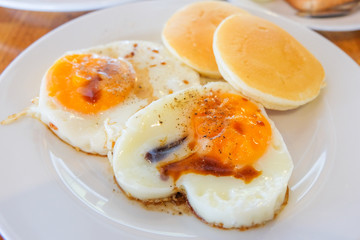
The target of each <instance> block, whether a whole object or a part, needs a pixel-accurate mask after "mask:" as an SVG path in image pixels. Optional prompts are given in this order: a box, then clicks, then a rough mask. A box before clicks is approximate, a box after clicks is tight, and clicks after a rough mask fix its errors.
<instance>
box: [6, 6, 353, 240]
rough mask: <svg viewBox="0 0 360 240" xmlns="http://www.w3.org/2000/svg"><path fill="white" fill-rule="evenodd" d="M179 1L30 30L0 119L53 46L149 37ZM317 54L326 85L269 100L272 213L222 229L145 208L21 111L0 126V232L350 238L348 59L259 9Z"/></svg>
mask: <svg viewBox="0 0 360 240" xmlns="http://www.w3.org/2000/svg"><path fill="white" fill-rule="evenodd" d="M189 2H191V1H190V0H172V1H167V0H163V1H146V2H136V3H130V4H124V5H121V6H117V7H113V8H109V9H105V10H100V11H97V12H94V13H91V14H88V15H85V16H82V17H80V18H78V19H75V20H73V21H71V22H69V23H67V24H65V25H63V26H61V27H59V28H58V29H56V30H54V31H52V32H50V33H49V34H47V35H45V36H44V37H42V38H41V39H40V40H38V41H37V42H36V43H34V44H33V45H32V46H30V47H29V48H28V49H26V50H25V51H24V52H23V53H22V54H21V55H19V57H17V58H16V60H14V61H13V62H12V63H11V64H10V65H9V67H8V68H7V69H6V70H5V71H4V72H3V73H2V75H1V76H0V119H1V120H3V119H5V118H6V117H7V116H8V115H10V114H12V113H16V112H19V111H21V110H22V109H24V108H25V107H27V106H28V105H29V104H30V100H31V99H32V98H33V97H34V96H36V95H37V94H38V92H39V87H40V81H41V78H42V75H43V74H44V72H45V71H46V69H47V68H48V67H50V66H51V65H52V63H53V62H54V61H55V59H57V58H58V57H59V56H61V55H62V54H63V53H64V52H66V51H70V50H75V49H80V48H88V47H90V46H94V45H98V44H104V43H108V42H111V41H116V40H126V39H141V40H151V41H157V42H160V33H161V29H162V27H163V25H164V23H165V22H166V20H167V19H168V18H169V17H170V16H171V14H172V13H173V12H174V11H176V10H177V9H179V8H180V7H182V6H183V5H185V4H187V3H189ZM252 12H253V13H254V14H256V15H259V16H261V17H264V18H266V19H269V20H271V21H273V22H275V23H276V24H278V25H280V26H281V27H283V28H284V29H286V30H288V31H289V32H290V33H291V34H292V35H293V36H294V37H295V38H297V39H298V40H299V41H300V42H301V43H302V44H304V45H305V46H306V47H307V48H308V49H309V50H310V51H311V52H313V53H314V55H315V56H316V57H317V58H318V59H319V60H320V61H321V63H322V64H323V66H324V68H325V71H326V74H327V77H326V80H327V86H326V88H325V89H324V90H323V91H322V93H321V95H320V96H319V97H318V98H317V99H316V100H315V101H313V102H311V103H309V104H307V105H305V106H303V107H301V108H299V109H297V110H292V111H285V112H277V111H269V116H270V117H271V118H272V119H273V120H274V122H275V124H276V125H277V127H278V128H279V130H280V132H281V133H282V135H283V137H284V140H285V142H286V143H287V145H288V148H289V151H290V153H291V155H292V157H293V161H294V165H295V168H294V172H293V175H292V177H291V180H290V183H289V188H290V198H289V202H288V205H287V206H286V207H285V209H284V210H283V211H282V212H281V213H280V214H279V216H278V217H277V218H276V219H275V220H274V221H272V222H270V223H268V224H266V225H265V226H264V227H260V228H256V229H252V230H249V231H245V232H240V231H236V230H231V231H224V230H220V229H215V228H212V227H210V226H207V225H206V224H204V223H202V222H201V221H200V220H198V219H197V218H196V217H194V216H187V215H182V216H174V215H171V214H166V213H162V212H150V211H147V210H145V209H143V208H142V207H140V206H139V205H138V204H135V203H133V202H131V201H130V200H128V199H127V198H126V197H124V195H123V194H122V193H121V191H120V190H119V189H118V188H117V186H116V184H115V183H114V180H113V175H112V172H111V168H110V166H109V163H108V161H107V159H106V158H101V157H94V156H90V155H87V154H84V153H81V152H76V151H75V150H74V149H73V148H71V147H70V146H68V145H67V144H65V143H63V142H62V141H60V140H59V139H58V138H57V137H55V136H54V135H53V134H52V133H51V132H50V131H49V130H48V129H47V128H46V127H45V126H44V125H43V124H41V123H39V122H38V121H37V120H34V119H31V118H24V119H21V120H19V121H17V122H15V123H13V124H11V125H7V126H2V125H0V149H1V157H0V232H1V233H2V234H3V235H4V238H5V239H7V240H14V239H37V240H48V239H52V240H57V239H59V240H60V239H61V240H63V239H68V240H71V239H87V240H92V239H109V240H111V239H137V240H140V239H161V240H166V239H210V240H211V239H229V240H231V239H237V240H238V239H250V240H251V239H358V238H359V236H360V228H359V227H358V217H359V212H360V205H359V202H360V191H359V182H360V174H359V169H360V161H359V160H358V159H359V152H358V151H359V146H360V141H359V136H360V125H359V122H360V112H359V111H360V110H359V109H360V108H359V102H360V97H359V95H358V91H359V89H360V81H359V76H360V68H359V66H358V65H357V64H356V63H355V62H354V61H353V60H351V59H350V58H349V57H348V56H347V55H346V54H345V53H344V52H342V51H341V50H340V49H338V48H337V47H336V46H334V45H333V44H332V43H330V42H329V41H327V40H326V39H324V38H323V37H321V36H320V35H318V34H316V33H314V32H313V31H311V30H309V29H307V28H305V27H304V26H300V25H299V24H295V23H293V22H291V21H288V20H286V19H285V18H282V17H279V16H278V15H274V14H271V13H268V12H264V11H252Z"/></svg>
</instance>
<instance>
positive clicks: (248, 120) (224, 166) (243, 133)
mask: <svg viewBox="0 0 360 240" xmlns="http://www.w3.org/2000/svg"><path fill="white" fill-rule="evenodd" d="M195 106H196V107H195V108H194V110H193V111H192V115H191V129H192V131H191V134H190V135H189V136H187V138H189V139H190V143H189V147H190V148H191V149H193V150H194V152H195V153H194V154H192V155H190V156H189V157H187V158H185V159H182V160H180V161H173V162H170V163H160V164H159V166H158V169H159V171H160V173H161V175H162V177H163V178H167V177H169V176H171V177H172V178H173V179H174V180H175V181H176V180H177V179H178V178H179V177H180V176H181V175H182V174H186V173H197V174H204V175H207V174H211V175H215V176H234V177H235V178H240V179H243V180H244V181H245V182H246V183H249V182H251V181H252V179H254V178H255V177H257V176H259V175H260V174H261V172H260V171H257V170H256V169H255V168H254V167H253V164H254V163H255V162H256V161H257V160H258V159H259V158H260V157H261V156H262V155H263V154H264V153H265V151H266V149H267V146H268V144H269V142H270V140H271V135H272V133H271V126H270V123H269V122H268V121H267V119H266V118H265V116H263V115H262V114H261V110H260V109H259V108H258V107H257V105H256V104H254V103H252V102H250V101H248V100H247V99H245V98H243V97H241V96H239V95H236V94H230V93H216V92H211V94H209V95H208V96H206V97H204V98H203V99H201V101H199V102H198V103H196V104H195Z"/></svg>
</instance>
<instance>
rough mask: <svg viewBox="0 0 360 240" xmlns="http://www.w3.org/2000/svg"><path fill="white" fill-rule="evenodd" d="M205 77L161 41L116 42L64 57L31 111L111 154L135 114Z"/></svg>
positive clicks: (87, 148) (74, 139)
mask: <svg viewBox="0 0 360 240" xmlns="http://www.w3.org/2000/svg"><path fill="white" fill-rule="evenodd" d="M199 82H200V79H199V74H198V73H196V72H195V71H193V70H192V69H190V68H188V67H186V66H185V65H183V64H182V63H180V62H179V61H178V60H176V59H174V58H173V57H172V56H171V55H170V54H169V53H168V52H167V50H166V49H165V48H164V47H163V46H162V45H161V44H158V43H153V42H146V41H120V42H114V43H110V44H107V45H102V46H98V47H94V48H90V49H85V50H79V51H76V52H69V53H67V54H65V55H64V56H63V57H61V58H60V59H58V60H57V61H56V62H55V63H54V64H53V65H52V67H51V68H50V69H49V70H48V71H47V73H46V74H45V76H44V78H43V81H42V84H41V89H40V95H39V100H38V102H37V103H36V104H35V105H34V106H32V107H31V108H30V109H29V110H28V113H29V114H30V115H35V117H37V118H39V119H40V120H41V121H42V122H43V123H45V124H46V125H48V126H49V127H50V129H51V130H52V131H53V132H54V133H55V134H56V135H57V136H59V137H60V138H61V139H63V140H64V141H65V142H67V143H69V144H70V145H72V146H73V147H75V148H78V149H80V150H82V151H84V152H88V153H93V154H99V155H106V154H107V152H108V151H109V150H111V149H112V147H113V145H114V143H115V140H116V139H117V137H118V136H119V135H121V131H122V128H123V126H124V124H125V122H126V120H127V119H128V118H129V117H130V116H131V115H132V114H134V113H135V112H137V111H138V110H139V109H141V108H143V107H145V106H146V105H148V104H149V103H151V102H152V101H154V100H156V99H159V98H161V97H162V96H164V95H167V94H170V93H173V92H176V91H178V90H182V89H185V88H188V87H190V86H194V85H199Z"/></svg>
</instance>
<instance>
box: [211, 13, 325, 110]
mask: <svg viewBox="0 0 360 240" xmlns="http://www.w3.org/2000/svg"><path fill="white" fill-rule="evenodd" d="M213 48H214V54H215V57H216V61H217V64H218V66H219V70H220V72H221V74H222V75H223V77H224V79H225V80H227V81H228V82H229V83H230V84H231V85H233V86H234V87H235V88H236V89H238V90H239V91H241V92H242V93H243V94H244V95H247V96H248V97H250V98H253V99H255V100H256V101H258V102H260V103H262V104H263V105H264V106H265V107H266V108H269V109H277V110H286V109H292V108H296V107H298V106H300V105H303V104H305V103H307V102H309V101H311V100H313V99H314V98H315V97H316V96H318V94H319V92H320V89H321V88H322V87H323V86H324V77H325V72H324V69H323V67H322V65H321V63H320V62H319V61H318V60H317V59H316V58H315V57H314V56H313V55H312V54H311V53H310V52H309V51H308V50H307V49H306V48H305V47H304V46H303V45H301V44H300V43H299V42H298V41H297V40H296V39H295V38H294V37H292V36H291V35H290V34H289V33H287V32H286V31H285V30H283V29H282V28H280V27H278V26H277V25H275V24H273V23H271V22H269V21H267V20H265V19H262V18H259V17H256V16H252V15H234V16H230V17H228V18H227V19H225V20H224V21H223V22H222V23H221V24H220V25H219V27H218V28H217V30H216V32H215V34H214V45H213Z"/></svg>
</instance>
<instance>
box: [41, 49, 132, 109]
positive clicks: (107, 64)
mask: <svg viewBox="0 0 360 240" xmlns="http://www.w3.org/2000/svg"><path fill="white" fill-rule="evenodd" d="M135 80H136V76H135V72H134V70H133V68H132V66H131V65H130V64H129V63H127V62H125V61H123V60H120V59H114V58H110V57H106V56H98V55H92V54H72V55H67V56H64V57H62V58H61V59H59V60H58V61H57V62H56V63H55V64H54V65H53V66H52V67H51V68H50V70H49V71H48V74H47V76H46V81H47V90H48V95H49V96H50V97H54V98H55V99H56V100H57V101H58V102H59V103H60V104H61V105H63V106H64V107H65V108H67V109H71V110H73V111H76V112H79V113H83V114H96V113H99V112H102V111H105V110H107V109H109V108H111V107H113V106H116V105H117V104H119V103H121V102H123V101H124V100H125V99H126V97H127V96H128V95H129V94H130V92H131V90H132V89H133V88H134V85H135Z"/></svg>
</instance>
